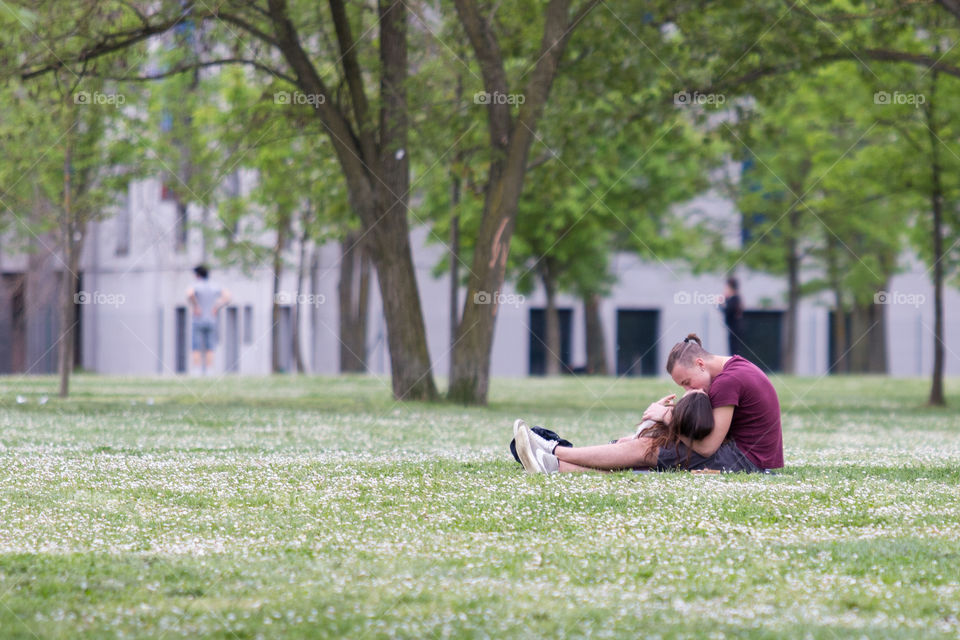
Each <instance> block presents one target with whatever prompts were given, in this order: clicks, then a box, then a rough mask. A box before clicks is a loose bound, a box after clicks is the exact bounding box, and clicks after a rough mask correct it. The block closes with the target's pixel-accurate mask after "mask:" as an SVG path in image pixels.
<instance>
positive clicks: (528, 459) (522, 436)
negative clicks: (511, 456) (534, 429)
mask: <svg viewBox="0 0 960 640" xmlns="http://www.w3.org/2000/svg"><path fill="white" fill-rule="evenodd" d="M513 438H514V440H516V443H517V457H519V458H520V462H521V464H523V470H524V471H526V472H527V473H539V472H541V471H543V470H542V469H541V468H540V465H538V464H537V460H536V458H535V457H534V455H533V448H532V447H531V446H530V430H529V429H528V428H527V423H526V422H524V421H523V420H517V421H516V422H514V423H513Z"/></svg>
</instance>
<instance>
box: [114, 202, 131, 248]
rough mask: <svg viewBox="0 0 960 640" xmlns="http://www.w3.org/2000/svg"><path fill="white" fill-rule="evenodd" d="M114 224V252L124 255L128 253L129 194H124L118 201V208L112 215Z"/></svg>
mask: <svg viewBox="0 0 960 640" xmlns="http://www.w3.org/2000/svg"><path fill="white" fill-rule="evenodd" d="M114 222H115V224H116V235H117V245H116V247H114V254H115V255H118V256H125V255H128V254H129V253H130V196H129V195H124V197H123V199H122V200H121V201H120V210H119V211H117V215H116V216H114Z"/></svg>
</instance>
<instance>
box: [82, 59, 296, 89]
mask: <svg viewBox="0 0 960 640" xmlns="http://www.w3.org/2000/svg"><path fill="white" fill-rule="evenodd" d="M229 64H242V65H247V66H250V67H254V68H255V69H259V70H260V71H263V72H265V73H268V74H270V75H272V76H274V77H275V78H279V79H280V80H285V81H286V82H289V83H290V84H293V85H296V84H297V81H296V79H295V78H292V77H291V76H288V75H286V74H285V73H283V72H281V71H279V70H277V69H274V68H273V67H270V66H267V65H265V64H263V63H260V62H257V61H256V60H247V59H246V58H223V59H222V60H205V61H203V62H194V63H190V64H184V65H179V66H176V67H174V68H172V69H168V70H167V71H164V72H163V73H155V74H150V75H145V76H129V75H128V76H114V75H108V74H96V73H94V74H90V75H93V76H96V77H98V78H104V79H106V80H117V81H122V82H149V81H151V80H162V79H163V78H168V77H170V76H174V75H177V74H180V73H185V72H187V71H193V70H195V69H205V68H207V67H219V66H225V65H229Z"/></svg>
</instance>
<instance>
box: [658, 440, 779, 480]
mask: <svg viewBox="0 0 960 640" xmlns="http://www.w3.org/2000/svg"><path fill="white" fill-rule="evenodd" d="M688 454H689V458H688V457H687V456H688ZM700 469H709V470H713V471H728V472H736V471H742V472H744V473H760V472H762V471H763V469H761V468H760V467H758V466H757V465H755V464H754V463H753V461H751V460H750V458H748V457H747V456H746V455H745V454H744V453H743V452H742V451H740V449H739V448H737V445H736V443H735V442H733V440H727V441H726V442H724V443H723V444H722V445H720V448H719V449H717V450H716V451H715V452H714V454H713V455H712V456H710V457H709V458H705V457H703V456H701V455H700V454H699V453H697V452H696V451H690V450H688V449H687V447H686V445H684V444H683V443H682V442H679V443H677V446H676V447H660V450H659V452H658V453H657V471H677V470H689V471H697V470H700Z"/></svg>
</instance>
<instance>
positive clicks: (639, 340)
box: [617, 309, 660, 376]
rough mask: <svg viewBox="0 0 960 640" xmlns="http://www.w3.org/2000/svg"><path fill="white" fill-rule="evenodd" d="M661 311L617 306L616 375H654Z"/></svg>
mask: <svg viewBox="0 0 960 640" xmlns="http://www.w3.org/2000/svg"><path fill="white" fill-rule="evenodd" d="M659 337H660V311H658V310H657V309H617V375H618V376H655V375H657V367H658V363H659V359H658V358H659V353H658V350H657V340H658V339H659Z"/></svg>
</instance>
